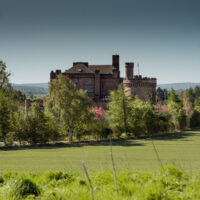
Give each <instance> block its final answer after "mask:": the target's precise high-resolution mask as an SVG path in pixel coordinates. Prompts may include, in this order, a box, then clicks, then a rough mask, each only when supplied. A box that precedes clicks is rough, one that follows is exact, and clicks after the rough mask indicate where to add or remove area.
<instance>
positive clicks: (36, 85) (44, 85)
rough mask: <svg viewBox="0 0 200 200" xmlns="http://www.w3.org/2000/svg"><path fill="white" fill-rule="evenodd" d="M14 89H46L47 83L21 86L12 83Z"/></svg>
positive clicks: (23, 84)
mask: <svg viewBox="0 0 200 200" xmlns="http://www.w3.org/2000/svg"><path fill="white" fill-rule="evenodd" d="M12 86H13V87H14V88H32V87H33V88H46V89H48V83H22V84H15V83H12Z"/></svg>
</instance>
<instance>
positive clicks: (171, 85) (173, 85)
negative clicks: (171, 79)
mask: <svg viewBox="0 0 200 200" xmlns="http://www.w3.org/2000/svg"><path fill="white" fill-rule="evenodd" d="M196 86H200V83H168V84H158V86H157V87H160V88H162V89H167V90H170V89H172V88H173V89H174V90H185V89H188V88H194V87H196Z"/></svg>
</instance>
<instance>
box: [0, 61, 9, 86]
mask: <svg viewBox="0 0 200 200" xmlns="http://www.w3.org/2000/svg"><path fill="white" fill-rule="evenodd" d="M6 68H7V67H6V64H5V63H4V62H3V61H1V60H0V88H7V87H10V84H9V76H10V74H9V73H8V72H7V71H6Z"/></svg>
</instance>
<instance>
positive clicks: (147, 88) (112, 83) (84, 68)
mask: <svg viewBox="0 0 200 200" xmlns="http://www.w3.org/2000/svg"><path fill="white" fill-rule="evenodd" d="M59 74H63V75H66V76H67V77H69V78H70V79H71V80H72V81H73V82H74V83H75V85H76V88H77V89H83V90H86V91H87V94H88V96H89V97H90V99H91V100H92V101H93V103H94V104H97V105H101V104H104V102H106V101H108V100H109V94H110V91H112V90H116V89H117V88H118V85H119V84H120V83H123V84H124V88H125V91H126V92H127V93H128V94H130V95H132V96H135V95H138V97H139V98H141V99H145V96H146V94H147V93H150V94H151V95H152V99H153V101H154V100H155V94H156V82H157V81H156V78H147V77H144V78H143V77H142V76H141V75H139V76H137V75H134V63H125V78H121V77H120V64H119V55H113V56H112V64H111V65H89V64H88V62H74V63H73V66H72V67H71V68H70V69H68V70H66V71H65V72H63V73H62V72H61V70H56V71H55V72H54V71H51V73H50V81H52V80H53V79H55V78H56V77H57V75H59ZM105 104H106V103H105Z"/></svg>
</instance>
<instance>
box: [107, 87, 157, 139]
mask: <svg viewBox="0 0 200 200" xmlns="http://www.w3.org/2000/svg"><path fill="white" fill-rule="evenodd" d="M108 108H109V110H108V112H107V113H108V116H109V120H110V126H111V128H112V129H113V132H114V133H116V134H117V135H118V136H120V135H121V134H122V133H123V132H124V133H125V134H126V135H127V136H131V135H134V136H139V135H150V134H152V133H154V131H155V126H154V123H155V113H154V111H153V107H152V105H151V102H149V101H146V102H144V101H142V100H140V99H139V98H137V97H136V98H135V99H134V100H133V99H132V98H131V97H129V96H127V95H125V92H124V88H123V86H121V87H120V88H119V89H118V90H116V91H113V92H111V102H110V103H109V105H108Z"/></svg>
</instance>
